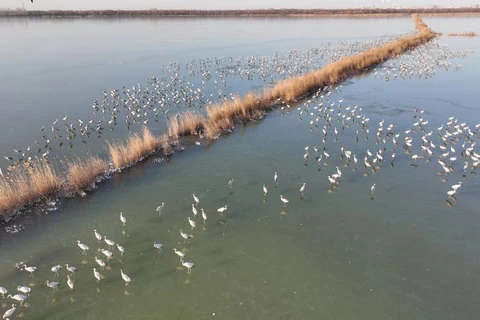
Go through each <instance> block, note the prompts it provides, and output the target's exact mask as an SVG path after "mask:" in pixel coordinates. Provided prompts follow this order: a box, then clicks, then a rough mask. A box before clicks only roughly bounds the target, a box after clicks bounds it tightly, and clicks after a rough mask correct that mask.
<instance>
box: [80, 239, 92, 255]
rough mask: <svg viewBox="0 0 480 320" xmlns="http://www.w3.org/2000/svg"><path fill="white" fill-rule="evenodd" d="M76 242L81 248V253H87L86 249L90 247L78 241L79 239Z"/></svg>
mask: <svg viewBox="0 0 480 320" xmlns="http://www.w3.org/2000/svg"><path fill="white" fill-rule="evenodd" d="M77 244H78V246H79V247H80V249H82V251H83V252H82V254H85V255H86V254H87V251H88V249H90V248H89V247H88V246H87V245H86V244H83V243H80V240H77Z"/></svg>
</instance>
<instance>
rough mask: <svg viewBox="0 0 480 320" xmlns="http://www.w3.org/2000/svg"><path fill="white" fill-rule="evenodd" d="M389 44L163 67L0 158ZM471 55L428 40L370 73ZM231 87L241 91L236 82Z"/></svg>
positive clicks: (58, 145)
mask: <svg viewBox="0 0 480 320" xmlns="http://www.w3.org/2000/svg"><path fill="white" fill-rule="evenodd" d="M390 40H392V37H383V38H380V39H376V40H374V41H363V42H347V41H343V42H339V43H338V44H336V45H332V44H330V43H324V44H323V45H322V46H321V47H317V48H310V49H306V50H303V51H299V50H292V51H290V52H288V53H287V54H279V53H274V54H273V55H272V56H259V55H251V56H245V57H243V56H242V57H239V58H237V59H234V58H233V57H223V58H207V59H198V60H191V61H187V62H185V63H181V62H171V63H169V64H167V65H161V66H160V72H159V74H160V76H152V77H151V78H150V79H148V82H147V83H146V85H144V86H142V85H140V84H137V85H136V86H133V87H131V88H127V87H126V86H123V87H122V88H121V89H120V88H117V89H113V90H110V91H108V92H107V91H105V90H104V91H103V95H102V98H101V99H98V100H95V101H94V102H93V104H92V111H93V114H92V117H91V118H90V119H86V120H85V119H84V120H82V119H79V118H78V119H73V118H71V117H69V116H63V117H61V118H59V119H55V121H53V123H52V124H51V125H48V126H42V127H41V139H38V140H36V141H34V143H33V144H32V145H30V146H27V147H26V148H13V154H12V153H7V154H5V155H4V159H5V160H7V163H8V169H10V170H14V169H15V168H16V167H17V166H19V164H26V165H28V164H30V163H31V161H32V160H34V159H37V158H45V159H47V160H48V159H50V158H51V157H58V156H60V155H62V154H63V153H62V147H63V146H64V145H68V146H69V147H68V148H69V149H72V148H73V146H74V142H75V141H80V142H81V143H82V144H87V143H88V140H89V138H90V137H98V138H102V139H105V138H107V137H108V135H107V136H106V135H105V133H106V132H108V131H112V130H115V128H116V127H117V126H118V125H119V124H121V125H120V126H119V127H120V130H123V129H127V130H130V128H131V126H132V125H138V127H137V130H138V128H139V127H140V126H141V125H148V123H149V122H156V123H159V122H162V123H163V124H164V125H165V123H166V121H168V119H169V118H170V117H171V116H172V113H177V112H181V111H186V110H197V111H199V110H201V109H202V108H204V107H205V106H208V105H210V104H213V103H217V102H222V101H224V100H227V99H232V98H233V97H234V92H232V91H228V89H229V88H230V87H232V85H231V84H230V83H228V81H227V80H228V79H232V80H234V81H236V82H238V79H246V80H249V81H250V82H253V83H252V84H248V87H251V86H262V85H265V83H268V84H272V83H275V82H277V81H279V80H282V79H285V78H288V77H291V76H296V75H299V74H303V73H305V72H307V71H309V70H312V69H317V68H320V67H321V66H322V65H324V64H325V63H328V62H331V61H335V60H338V59H341V58H344V57H346V56H350V55H353V54H357V53H359V52H362V51H366V50H368V49H370V48H372V47H375V46H380V45H383V44H384V43H386V42H387V41H390ZM432 52H433V54H432ZM469 53H470V51H461V50H457V51H455V50H451V49H448V50H447V48H444V47H441V46H440V45H439V44H438V43H437V42H430V43H428V44H426V45H425V46H420V47H417V48H416V49H414V51H413V52H412V54H407V55H402V56H400V57H398V58H396V59H394V60H390V63H389V64H384V65H383V67H382V68H381V69H380V68H378V70H377V69H375V70H373V72H374V73H375V77H381V78H384V79H385V80H387V81H388V80H389V79H390V78H397V77H399V78H407V77H409V78H411V77H413V76H416V77H424V76H427V77H431V76H433V75H434V73H435V67H441V68H445V69H448V68H449V67H450V64H451V63H450V60H451V59H454V58H463V57H466V56H467V55H468V54H469ZM419 57H421V58H419ZM457 67H458V65H457V66H456V67H455V68H456V69H457ZM235 89H236V90H237V93H239V92H238V83H236V84H235ZM240 93H241V92H240ZM172 111H173V112H172ZM159 115H160V116H161V117H160V118H159ZM85 147H87V146H85Z"/></svg>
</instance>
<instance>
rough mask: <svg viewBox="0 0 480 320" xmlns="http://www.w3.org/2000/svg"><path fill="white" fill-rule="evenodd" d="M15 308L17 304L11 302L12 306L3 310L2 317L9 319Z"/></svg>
mask: <svg viewBox="0 0 480 320" xmlns="http://www.w3.org/2000/svg"><path fill="white" fill-rule="evenodd" d="M15 310H17V306H16V305H15V304H12V307H11V308H10V309H8V310H7V311H5V313H4V314H3V317H2V319H10V317H11V316H12V314H13V313H14V312H15Z"/></svg>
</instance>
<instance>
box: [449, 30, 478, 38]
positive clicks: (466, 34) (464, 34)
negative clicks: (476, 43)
mask: <svg viewBox="0 0 480 320" xmlns="http://www.w3.org/2000/svg"><path fill="white" fill-rule="evenodd" d="M447 36H449V37H476V36H478V34H476V33H475V32H473V31H470V32H452V33H447Z"/></svg>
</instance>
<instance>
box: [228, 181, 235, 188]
mask: <svg viewBox="0 0 480 320" xmlns="http://www.w3.org/2000/svg"><path fill="white" fill-rule="evenodd" d="M233 182H234V180H233V178H232V179H230V181H228V187H229V188H230V189H232V187H233Z"/></svg>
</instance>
